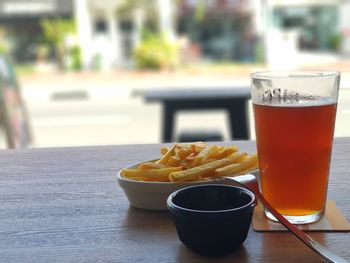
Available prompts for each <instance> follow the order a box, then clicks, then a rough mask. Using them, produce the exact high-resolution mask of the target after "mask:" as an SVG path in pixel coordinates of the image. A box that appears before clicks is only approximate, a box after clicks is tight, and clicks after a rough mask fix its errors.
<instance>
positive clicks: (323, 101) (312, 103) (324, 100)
mask: <svg viewBox="0 0 350 263" xmlns="http://www.w3.org/2000/svg"><path fill="white" fill-rule="evenodd" d="M253 103H254V104H257V105H264V106H271V107H317V106H325V105H332V104H337V100H336V99H334V98H331V97H319V98H317V99H316V100H315V99H312V100H308V99H300V100H298V101H292V102H290V101H283V100H279V101H263V102H253Z"/></svg>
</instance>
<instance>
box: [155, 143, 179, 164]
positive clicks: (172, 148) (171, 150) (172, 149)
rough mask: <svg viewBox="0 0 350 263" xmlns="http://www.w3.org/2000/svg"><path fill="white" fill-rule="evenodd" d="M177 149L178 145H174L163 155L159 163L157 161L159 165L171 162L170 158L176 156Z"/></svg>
mask: <svg viewBox="0 0 350 263" xmlns="http://www.w3.org/2000/svg"><path fill="white" fill-rule="evenodd" d="M175 148H176V144H174V145H173V146H172V147H171V148H170V149H169V151H168V152H167V153H166V154H164V155H163V157H162V158H160V159H159V160H158V161H156V163H159V164H166V163H167V162H168V160H169V158H170V157H171V156H172V155H174V152H175Z"/></svg>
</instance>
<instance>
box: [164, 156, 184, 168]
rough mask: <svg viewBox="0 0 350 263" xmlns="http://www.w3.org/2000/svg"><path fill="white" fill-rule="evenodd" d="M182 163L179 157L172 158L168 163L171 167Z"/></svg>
mask: <svg viewBox="0 0 350 263" xmlns="http://www.w3.org/2000/svg"><path fill="white" fill-rule="evenodd" d="M180 163H181V158H180V157H179V156H178V155H175V156H171V157H170V158H169V160H168V162H167V165H169V166H173V167H175V166H179V165H180Z"/></svg>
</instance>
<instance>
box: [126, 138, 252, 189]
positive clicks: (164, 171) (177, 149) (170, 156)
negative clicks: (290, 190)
mask: <svg viewBox="0 0 350 263" xmlns="http://www.w3.org/2000/svg"><path fill="white" fill-rule="evenodd" d="M160 153H161V155H162V157H161V158H160V159H159V160H157V161H155V162H145V163H142V164H140V165H139V166H138V167H137V169H123V170H122V172H121V175H122V176H123V177H125V178H128V179H132V180H139V181H151V182H175V183H180V182H188V181H203V180H212V179H215V178H217V177H220V176H234V175H238V174H245V173H248V172H250V171H252V170H255V169H257V168H258V156H257V154H252V155H249V154H247V153H246V152H241V151H240V150H239V148H238V147H237V146H235V145H233V146H218V145H208V144H206V143H204V142H196V143H186V144H174V145H173V146H172V147H171V148H170V149H169V148H166V147H163V148H161V149H160Z"/></svg>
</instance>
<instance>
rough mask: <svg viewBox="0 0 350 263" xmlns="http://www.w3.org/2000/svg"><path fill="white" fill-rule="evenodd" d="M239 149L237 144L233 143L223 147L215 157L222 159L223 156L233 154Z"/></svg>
mask: <svg viewBox="0 0 350 263" xmlns="http://www.w3.org/2000/svg"><path fill="white" fill-rule="evenodd" d="M238 150H239V149H238V147H237V146H235V145H232V146H230V147H227V148H223V149H222V150H221V151H220V152H218V153H217V154H216V155H214V156H213V158H215V159H222V158H225V157H227V156H229V155H231V154H232V153H234V152H237V151H238Z"/></svg>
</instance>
